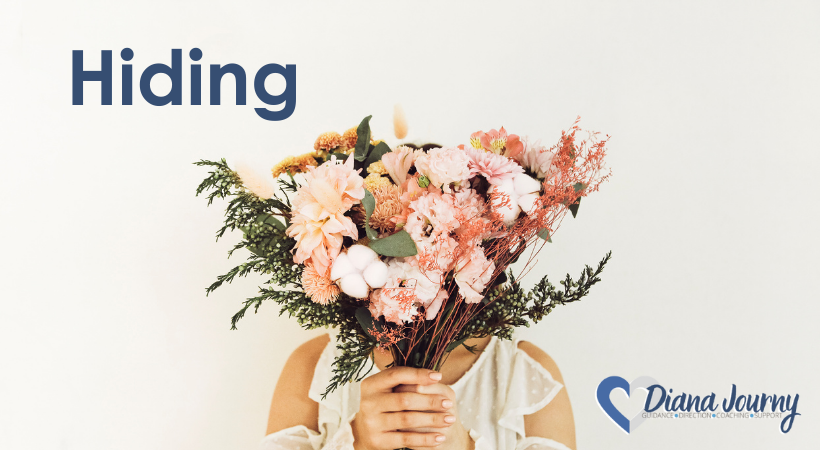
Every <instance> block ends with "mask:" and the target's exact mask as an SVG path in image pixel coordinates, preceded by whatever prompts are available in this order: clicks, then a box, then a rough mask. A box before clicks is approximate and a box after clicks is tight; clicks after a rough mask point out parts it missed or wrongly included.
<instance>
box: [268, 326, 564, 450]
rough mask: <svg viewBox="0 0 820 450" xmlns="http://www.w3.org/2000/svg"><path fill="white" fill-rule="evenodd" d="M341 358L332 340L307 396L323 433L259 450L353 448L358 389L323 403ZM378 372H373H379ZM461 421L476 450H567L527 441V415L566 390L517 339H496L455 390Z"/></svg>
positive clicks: (298, 435)
mask: <svg viewBox="0 0 820 450" xmlns="http://www.w3.org/2000/svg"><path fill="white" fill-rule="evenodd" d="M336 355H337V350H336V346H335V345H334V343H333V342H330V343H329V344H328V345H327V347H326V348H325V350H324V351H323V352H322V356H321V357H320V358H319V362H318V363H317V364H316V371H315V372H314V375H313V382H312V383H311V386H310V391H309V394H308V395H309V396H310V398H311V399H313V400H314V401H316V402H318V403H319V432H318V433H317V432H315V431H313V430H311V429H309V428H307V427H305V426H303V425H299V426H295V427H291V428H287V429H284V430H281V431H278V432H276V433H273V434H269V435H268V436H266V437H265V439H264V440H262V444H261V450H353V433H352V430H351V428H350V421H351V420H353V416H354V415H355V414H356V412H357V411H358V410H359V385H360V383H348V384H345V385H344V386H342V387H340V388H338V389H336V390H335V391H334V392H332V393H330V394H329V395H328V396H327V398H325V399H324V400H322V393H323V392H324V391H325V388H326V387H327V385H328V384H329V382H330V378H331V375H332V371H331V364H332V363H333V360H334V358H335V357H336ZM378 371H379V370H378V368H375V367H374V368H373V372H371V373H378ZM451 387H452V389H453V391H455V394H456V399H457V401H458V405H457V407H458V417H459V419H460V420H461V423H462V424H463V425H464V428H466V429H468V430H470V436H471V437H472V438H473V440H474V441H475V443H476V445H475V448H476V450H485V449H486V450H490V449H495V450H524V449H527V450H569V448H568V447H566V446H565V445H564V444H561V443H559V442H556V441H553V440H551V439H545V438H542V437H527V436H526V433H525V431H524V416H525V415H528V414H532V413H534V412H536V411H539V410H540V409H541V408H543V407H544V406H545V405H546V404H547V403H549V402H550V401H551V400H552V399H553V398H554V397H555V395H556V394H558V391H560V390H561V388H562V387H563V386H562V385H561V383H559V382H557V381H555V380H554V379H553V378H552V375H550V373H549V372H548V371H547V370H546V369H544V367H543V366H542V365H541V364H539V363H538V362H537V361H535V360H534V359H532V358H531V357H530V356H529V355H528V354H527V353H526V352H524V351H523V350H521V349H519V348H518V342H517V341H505V340H500V339H497V338H495V337H493V338H492V339H491V340H490V342H489V344H488V345H487V347H486V348H485V349H484V351H483V352H482V353H481V355H480V356H479V357H478V360H477V361H476V362H475V363H474V364H473V366H472V367H470V369H469V370H468V371H467V372H466V373H465V374H464V376H462V377H461V378H460V379H459V380H458V381H456V382H455V384H453V385H452V386H451Z"/></svg>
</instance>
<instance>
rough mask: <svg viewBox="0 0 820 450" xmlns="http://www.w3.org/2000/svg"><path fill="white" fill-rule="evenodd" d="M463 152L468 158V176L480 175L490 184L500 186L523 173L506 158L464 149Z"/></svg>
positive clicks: (518, 166)
mask: <svg viewBox="0 0 820 450" xmlns="http://www.w3.org/2000/svg"><path fill="white" fill-rule="evenodd" d="M464 152H465V153H466V154H467V156H468V157H469V158H470V176H471V177H473V176H475V175H476V174H480V175H481V176H483V177H484V178H486V179H487V181H489V182H490V184H501V183H502V182H504V181H505V180H512V178H513V176H515V175H516V174H519V173H524V169H523V168H521V166H520V165H518V163H517V162H515V161H514V160H512V159H510V158H507V157H506V156H501V155H497V154H495V153H490V152H485V151H484V150H476V149H473V148H465V149H464Z"/></svg>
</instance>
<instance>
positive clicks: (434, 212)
mask: <svg viewBox="0 0 820 450" xmlns="http://www.w3.org/2000/svg"><path fill="white" fill-rule="evenodd" d="M453 200H454V197H453V196H452V195H450V194H442V193H440V192H427V193H425V194H424V195H422V196H420V197H418V198H417V199H415V200H413V201H412V202H410V209H412V210H413V212H411V213H410V215H409V216H408V217H407V223H406V224H405V225H404V229H405V230H407V232H408V233H410V237H412V238H413V240H414V241H416V242H418V243H427V244H429V243H431V242H432V241H433V240H434V239H435V238H436V237H437V236H440V235H444V236H447V235H449V234H450V232H452V231H453V230H455V229H456V228H458V226H459V225H461V223H460V222H459V221H458V218H457V217H456V215H457V213H458V212H457V210H456V207H455V204H454V203H453Z"/></svg>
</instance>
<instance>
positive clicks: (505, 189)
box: [489, 184, 521, 226]
mask: <svg viewBox="0 0 820 450" xmlns="http://www.w3.org/2000/svg"><path fill="white" fill-rule="evenodd" d="M489 192H490V193H491V194H492V193H498V194H499V195H501V194H505V195H506V196H507V197H509V204H506V205H503V206H502V205H501V203H502V199H500V198H495V199H493V201H492V204H491V205H492V208H493V210H494V211H495V212H497V213H498V214H501V217H502V220H503V221H504V224H505V225H507V226H510V225H512V224H513V223H515V219H516V218H517V217H518V214H519V213H520V212H521V208H520V207H519V206H518V195H516V193H515V190H514V189H510V187H509V186H506V185H505V184H498V185H495V186H491V187H490V190H489Z"/></svg>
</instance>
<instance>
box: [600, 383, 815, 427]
mask: <svg viewBox="0 0 820 450" xmlns="http://www.w3.org/2000/svg"><path fill="white" fill-rule="evenodd" d="M616 389H620V390H622V391H623V392H624V393H625V394H626V396H627V397H631V396H632V395H634V394H635V391H636V390H638V389H644V390H646V392H647V396H646V401H645V403H644V407H643V410H642V411H641V412H639V413H638V414H636V415H635V416H634V417H626V416H625V415H624V414H623V413H622V412H621V411H619V410H618V408H616V407H615V405H613V404H612V400H611V398H610V395H611V394H612V392H613V391H615V390H616ZM595 397H596V399H597V401H598V406H600V407H601V410H602V411H603V412H604V414H606V415H607V416H608V417H609V418H610V419H611V420H612V422H613V423H615V425H617V426H618V427H619V428H620V429H621V430H623V431H624V432H626V433H627V434H629V433H631V432H633V431H635V429H637V428H638V426H640V425H641V424H642V423H643V422H644V421H646V419H780V432H781V433H783V434H785V433H788V432H789V431H791V429H792V425H793V424H794V419H795V418H796V417H797V416H799V415H800V413H798V412H797V402H798V400H799V399H800V395H799V394H794V397H792V395H790V394H789V395H776V394H771V395H768V394H766V393H760V394H754V395H752V394H746V395H744V394H740V393H738V390H737V386H736V385H734V384H733V385H732V389H731V392H730V393H729V395H727V396H726V397H725V398H724V399H723V401H718V400H717V396H716V395H715V393H714V392H712V393H710V394H709V395H703V396H701V395H693V394H687V393H686V392H681V393H680V394H677V395H676V394H675V392H674V390H673V389H672V388H669V389H668V390H667V389H666V388H665V387H663V386H662V385H661V384H660V383H658V382H657V381H655V379H654V378H652V377H647V376H643V377H639V378H636V379H635V380H633V381H632V382H631V383H630V382H628V381H626V380H625V379H623V378H621V377H619V376H611V377H608V378H605V379H604V380H603V381H601V383H600V384H599V385H598V389H597V390H596V392H595Z"/></svg>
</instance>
